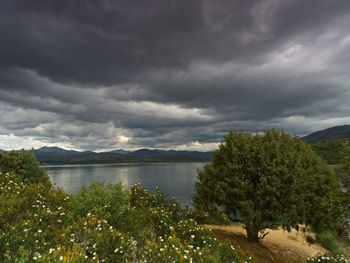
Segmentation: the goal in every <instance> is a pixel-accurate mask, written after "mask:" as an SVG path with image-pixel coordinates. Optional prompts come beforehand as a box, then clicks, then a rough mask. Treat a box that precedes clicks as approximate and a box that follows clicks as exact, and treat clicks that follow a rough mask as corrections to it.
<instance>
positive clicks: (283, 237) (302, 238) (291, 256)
mask: <svg viewBox="0 0 350 263" xmlns="http://www.w3.org/2000/svg"><path fill="white" fill-rule="evenodd" d="M205 227H207V228H210V229H212V230H213V232H214V233H215V235H216V236H217V238H218V239H221V240H222V239H226V238H228V239H230V240H231V242H232V243H233V245H234V246H236V247H238V246H239V247H241V248H242V249H243V250H244V251H246V253H247V254H248V255H249V256H251V257H253V258H254V259H256V261H257V262H262V263H265V262H292V261H295V262H296V261H299V262H306V259H307V258H308V257H312V256H316V255H318V254H325V253H329V252H328V251H327V250H326V249H325V248H323V247H322V246H320V245H318V244H312V245H310V244H308V243H307V242H306V236H307V235H311V236H313V234H312V233H302V232H298V231H296V230H292V231H291V232H287V231H284V230H282V229H277V230H271V229H268V230H267V232H269V234H268V235H267V236H266V237H265V238H264V239H263V240H261V241H260V243H258V244H253V243H251V242H249V241H248V240H247V238H246V232H245V230H244V229H243V228H242V227H241V226H216V225H205Z"/></svg>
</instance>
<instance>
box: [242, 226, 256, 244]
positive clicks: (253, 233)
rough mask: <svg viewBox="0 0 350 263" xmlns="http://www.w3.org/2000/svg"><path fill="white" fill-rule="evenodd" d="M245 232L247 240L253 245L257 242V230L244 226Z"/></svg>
mask: <svg viewBox="0 0 350 263" xmlns="http://www.w3.org/2000/svg"><path fill="white" fill-rule="evenodd" d="M245 230H246V231H247V236H248V240H249V241H250V242H253V243H258V242H259V229H258V228H257V227H254V226H245Z"/></svg>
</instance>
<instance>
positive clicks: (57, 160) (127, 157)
mask: <svg viewBox="0 0 350 263" xmlns="http://www.w3.org/2000/svg"><path fill="white" fill-rule="evenodd" d="M344 138H349V139H350V125H342V126H335V127H331V128H328V129H325V130H321V131H317V132H313V133H311V134H309V135H307V136H305V137H302V138H301V139H302V140H304V141H305V142H307V143H311V144H312V147H313V148H314V150H315V151H316V152H318V153H319V154H320V155H321V156H323V155H325V154H324V152H327V151H328V150H327V151H326V150H324V149H323V148H325V147H326V148H327V147H328V148H329V147H330V146H327V145H328V144H330V143H331V142H329V143H327V145H326V143H323V141H328V140H337V139H344ZM318 142H320V143H321V146H320V145H319V144H320V143H318ZM316 143H317V144H316ZM334 143H336V144H337V145H338V144H339V145H341V142H334ZM334 143H333V142H332V145H333V144H334ZM325 145H326V146H325ZM333 146H334V145H333ZM333 146H332V147H333ZM332 147H331V148H332ZM339 147H340V146H339ZM339 147H338V148H339ZM333 148H334V147H333ZM2 151H3V150H1V149H0V152H2ZM32 151H33V153H34V155H35V156H36V158H37V159H38V161H39V162H40V163H45V164H85V163H118V162H124V163H125V162H126V163H135V162H208V161H210V160H211V158H212V154H213V152H200V151H175V150H168V151H164V150H158V149H155V150H151V149H140V150H137V151H125V150H121V149H117V150H113V151H108V152H92V151H84V152H79V151H74V150H65V149H62V148H59V147H47V146H45V147H41V148H39V149H36V150H32ZM336 155H337V156H338V155H339V154H336ZM327 156H328V155H327ZM332 158H333V157H332ZM332 158H328V157H327V158H325V159H332ZM333 159H337V158H333Z"/></svg>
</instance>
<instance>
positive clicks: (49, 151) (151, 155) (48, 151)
mask: <svg viewBox="0 0 350 263" xmlns="http://www.w3.org/2000/svg"><path fill="white" fill-rule="evenodd" d="M32 152H33V153H34V155H35V157H36V158H37V159H38V161H39V162H40V163H44V164H88V163H135V162H208V161H210V160H211V156H212V152H199V151H174V150H169V151H164V150H157V149H156V150H150V149H140V150H137V151H124V150H120V149H119V150H114V151H108V152H92V151H84V152H79V151H73V150H66V149H62V148H59V147H47V146H45V147H42V148H39V149H36V150H32Z"/></svg>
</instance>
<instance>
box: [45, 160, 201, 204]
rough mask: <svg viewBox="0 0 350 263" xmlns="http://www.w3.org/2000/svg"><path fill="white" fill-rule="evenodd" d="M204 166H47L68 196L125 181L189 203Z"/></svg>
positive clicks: (179, 164)
mask: <svg viewBox="0 0 350 263" xmlns="http://www.w3.org/2000/svg"><path fill="white" fill-rule="evenodd" d="M204 165H205V163H140V164H91V165H48V166H46V167H45V170H46V171H47V173H48V175H49V176H50V178H51V181H52V183H53V184H54V185H56V186H58V187H61V188H63V189H64V190H65V191H66V192H68V193H76V192H78V191H79V189H80V188H81V186H82V185H83V184H85V185H87V186H89V185H90V184H91V183H92V182H94V181H98V182H100V183H103V184H108V183H112V184H115V183H118V182H122V183H123V184H124V185H125V186H128V187H130V186H132V185H134V184H136V183H141V185H142V186H144V187H146V188H147V189H148V190H150V191H154V190H155V188H156V186H159V187H160V188H161V190H162V191H163V192H164V194H165V195H166V196H167V197H175V198H176V199H177V200H178V201H179V202H180V203H182V204H190V203H191V200H192V195H193V193H194V192H193V191H194V183H195V181H196V177H197V169H198V168H202V167H203V166H204Z"/></svg>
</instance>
